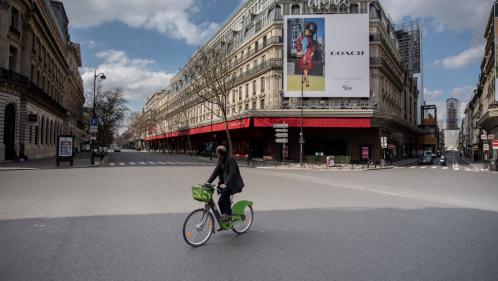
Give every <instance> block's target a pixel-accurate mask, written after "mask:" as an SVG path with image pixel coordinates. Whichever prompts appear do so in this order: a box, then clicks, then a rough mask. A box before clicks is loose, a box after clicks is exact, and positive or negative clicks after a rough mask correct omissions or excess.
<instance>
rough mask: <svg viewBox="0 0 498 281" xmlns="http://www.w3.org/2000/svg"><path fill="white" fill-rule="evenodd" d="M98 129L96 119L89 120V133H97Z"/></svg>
mask: <svg viewBox="0 0 498 281" xmlns="http://www.w3.org/2000/svg"><path fill="white" fill-rule="evenodd" d="M98 127H99V126H98V121H97V119H92V120H90V133H97V131H98Z"/></svg>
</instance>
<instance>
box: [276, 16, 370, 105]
mask: <svg viewBox="0 0 498 281" xmlns="http://www.w3.org/2000/svg"><path fill="white" fill-rule="evenodd" d="M284 30H285V32H284V42H285V43H284V44H285V47H284V62H285V63H284V91H285V96H286V97H300V96H301V91H303V96H304V97H370V56H369V47H370V45H369V18H368V15H367V14H354V15H352V14H348V15H344V14H341V15H306V16H286V17H285V19H284Z"/></svg>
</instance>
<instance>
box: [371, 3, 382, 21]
mask: <svg viewBox="0 0 498 281" xmlns="http://www.w3.org/2000/svg"><path fill="white" fill-rule="evenodd" d="M369 8H370V18H371V19H380V12H379V10H378V9H377V7H375V5H374V4H370V6H369Z"/></svg>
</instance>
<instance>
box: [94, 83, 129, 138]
mask: <svg viewBox="0 0 498 281" xmlns="http://www.w3.org/2000/svg"><path fill="white" fill-rule="evenodd" d="M95 99H96V113H97V117H98V119H99V132H98V134H97V140H98V142H99V143H101V144H103V145H106V146H107V145H109V144H111V143H112V141H113V140H114V134H115V133H117V132H118V130H119V129H120V128H121V126H122V125H123V121H124V120H125V117H126V112H127V111H128V110H129V109H128V107H127V106H126V104H127V101H126V99H125V97H124V93H123V91H122V90H121V89H110V90H104V91H101V92H99V94H98V95H97V96H96V97H95Z"/></svg>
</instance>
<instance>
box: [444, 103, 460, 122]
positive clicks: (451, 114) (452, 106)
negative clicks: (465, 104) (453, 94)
mask: <svg viewBox="0 0 498 281" xmlns="http://www.w3.org/2000/svg"><path fill="white" fill-rule="evenodd" d="M459 123H460V101H459V100H457V99H455V98H449V99H447V100H446V130H458V129H459V127H460V126H459V125H460V124H459Z"/></svg>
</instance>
